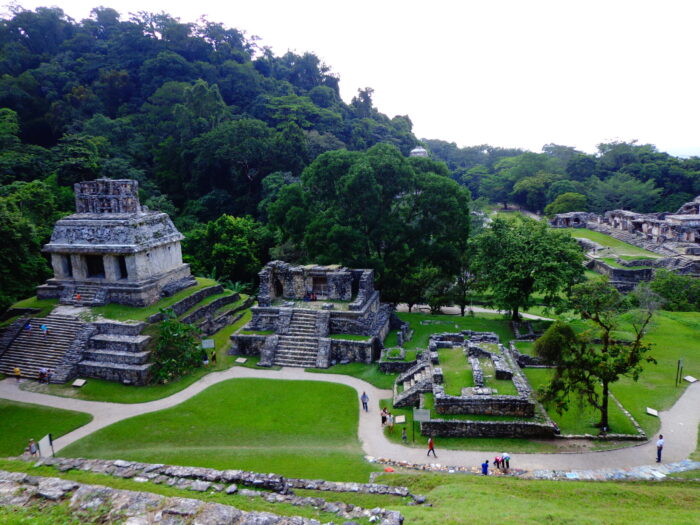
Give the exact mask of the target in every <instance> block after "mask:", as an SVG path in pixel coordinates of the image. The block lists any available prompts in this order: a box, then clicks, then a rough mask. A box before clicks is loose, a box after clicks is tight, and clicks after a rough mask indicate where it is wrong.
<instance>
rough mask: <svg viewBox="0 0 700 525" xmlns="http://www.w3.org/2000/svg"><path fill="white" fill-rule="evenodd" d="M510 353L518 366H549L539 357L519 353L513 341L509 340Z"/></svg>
mask: <svg viewBox="0 0 700 525" xmlns="http://www.w3.org/2000/svg"><path fill="white" fill-rule="evenodd" d="M510 353H511V355H512V356H513V359H515V361H516V362H517V363H518V366H519V367H520V368H550V365H547V364H546V363H545V362H544V360H542V358H541V357H536V356H531V355H527V354H522V353H520V351H519V350H518V347H516V346H515V344H514V343H513V341H511V342H510Z"/></svg>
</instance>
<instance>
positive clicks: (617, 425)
mask: <svg viewBox="0 0 700 525" xmlns="http://www.w3.org/2000/svg"><path fill="white" fill-rule="evenodd" d="M524 372H525V375H526V376H527V380H528V381H529V382H530V385H531V386H532V388H533V389H534V390H537V389H538V388H539V387H540V385H544V384H545V383H547V382H549V379H550V378H551V377H552V374H553V373H554V371H553V370H552V369H549V368H525V369H524ZM545 408H547V412H548V413H549V417H551V418H552V419H553V420H554V422H555V423H556V424H557V425H558V426H559V428H560V429H561V432H562V434H598V432H599V429H598V428H597V427H596V426H595V424H596V423H597V422H598V421H599V420H600V412H598V411H597V410H594V409H593V408H592V407H591V406H590V405H588V404H586V405H585V406H581V405H580V404H579V402H578V400H575V399H572V400H571V402H570V404H569V410H568V411H566V412H564V413H563V414H562V415H559V414H557V412H556V410H554V409H553V408H551V407H545ZM608 419H609V423H610V431H611V432H616V433H618V432H619V433H622V434H636V431H635V429H634V425H633V424H632V422H631V421H630V420H629V419H628V418H627V417H626V416H625V415H624V414H623V413H622V411H621V410H620V408H619V407H618V406H617V404H616V403H615V402H614V401H613V400H612V399H611V400H610V406H609V409H608Z"/></svg>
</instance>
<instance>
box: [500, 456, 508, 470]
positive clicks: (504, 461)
mask: <svg viewBox="0 0 700 525" xmlns="http://www.w3.org/2000/svg"><path fill="white" fill-rule="evenodd" d="M501 459H502V460H503V461H502V463H501V464H504V465H505V467H506V472H508V471H509V470H510V454H508V452H504V453H503V455H502V456H501Z"/></svg>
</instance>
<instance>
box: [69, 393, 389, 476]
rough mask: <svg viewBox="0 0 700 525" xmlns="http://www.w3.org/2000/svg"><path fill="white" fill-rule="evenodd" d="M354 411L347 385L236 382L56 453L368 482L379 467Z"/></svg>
mask: <svg viewBox="0 0 700 525" xmlns="http://www.w3.org/2000/svg"><path fill="white" fill-rule="evenodd" d="M358 416H359V414H358V400H357V394H356V392H355V390H354V389H352V388H350V387H347V386H344V385H337V384H332V383H322V382H316V381H279V380H267V379H234V380H230V381H225V382H222V383H218V384H216V385H213V386H211V387H210V388H208V389H207V390H205V391H204V392H202V393H200V394H198V395H196V396H194V397H193V398H191V399H189V400H188V401H186V402H184V403H182V404H180V405H178V406H176V407H173V408H169V409H167V410H162V411H159V412H153V413H150V414H145V415H143V416H137V417H134V418H131V419H128V420H125V421H121V422H119V423H116V424H114V425H111V426H109V427H107V428H104V429H102V430H99V431H97V432H95V433H94V434H91V435H90V436H88V437H86V438H84V439H82V440H80V441H78V442H76V443H74V444H72V445H70V446H68V447H66V448H65V449H63V450H62V451H61V455H62V456H73V457H89V458H114V459H117V458H121V459H127V460H134V461H145V462H150V463H169V464H176V465H196V466H202V467H212V468H219V469H229V468H236V469H245V470H255V471H260V472H269V471H274V472H277V473H279V474H283V475H286V476H291V477H313V478H324V479H330V480H348V481H367V479H368V476H369V473H370V472H372V471H374V470H376V469H377V467H375V466H373V465H371V464H369V463H366V462H365V461H364V460H363V456H362V449H361V448H360V444H359V441H358V439H357V425H358Z"/></svg>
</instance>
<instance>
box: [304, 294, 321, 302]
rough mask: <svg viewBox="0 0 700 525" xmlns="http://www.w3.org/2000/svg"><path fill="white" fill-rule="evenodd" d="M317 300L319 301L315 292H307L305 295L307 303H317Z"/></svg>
mask: <svg viewBox="0 0 700 525" xmlns="http://www.w3.org/2000/svg"><path fill="white" fill-rule="evenodd" d="M316 300H318V299H317V297H316V293H315V292H306V294H304V301H306V302H307V303H308V302H309V301H316Z"/></svg>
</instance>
